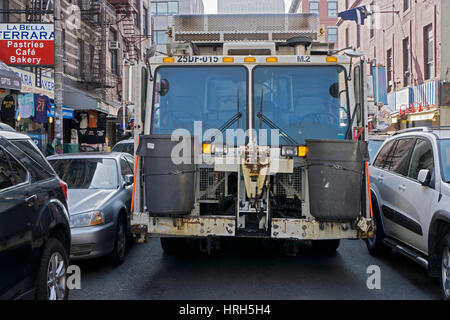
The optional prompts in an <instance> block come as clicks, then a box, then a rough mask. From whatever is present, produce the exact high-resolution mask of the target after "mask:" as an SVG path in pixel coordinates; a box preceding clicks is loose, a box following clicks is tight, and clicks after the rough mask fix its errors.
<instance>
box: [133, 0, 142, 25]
mask: <svg viewBox="0 0 450 320" xmlns="http://www.w3.org/2000/svg"><path fill="white" fill-rule="evenodd" d="M134 7H135V8H136V10H137V12H135V13H134V24H135V26H136V28H138V29H139V30H141V1H140V0H134Z"/></svg>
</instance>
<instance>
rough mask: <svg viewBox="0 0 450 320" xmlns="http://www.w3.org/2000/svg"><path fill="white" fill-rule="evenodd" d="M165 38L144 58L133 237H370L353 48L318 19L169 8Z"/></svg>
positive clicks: (362, 110) (173, 246)
mask: <svg viewBox="0 0 450 320" xmlns="http://www.w3.org/2000/svg"><path fill="white" fill-rule="evenodd" d="M168 33H169V44H168V45H167V55H164V56H157V55H154V54H155V52H154V50H151V51H149V52H148V58H149V59H148V64H147V66H145V67H143V66H140V68H141V69H142V71H141V73H142V79H143V80H142V81H143V82H142V92H141V95H140V96H141V98H142V99H140V100H141V104H140V108H139V107H137V108H136V115H135V118H136V119H135V141H136V146H138V147H137V152H136V156H137V158H138V165H137V170H136V173H135V174H136V178H135V192H134V200H133V208H134V210H133V217H132V221H131V229H132V232H133V233H135V235H136V236H137V238H138V239H139V241H145V239H146V238H147V237H148V236H150V237H160V238H161V241H162V244H163V248H164V249H166V250H169V251H174V250H177V249H180V248H183V245H184V243H185V240H186V239H187V238H201V239H204V240H205V242H204V243H206V245H207V247H208V248H210V247H211V244H212V243H213V241H214V240H215V239H220V238H222V237H242V238H244V237H256V238H267V239H284V240H293V241H294V242H296V241H298V240H313V243H315V244H316V245H317V246H319V247H323V248H329V249H333V248H334V249H335V248H337V245H338V244H339V239H360V238H366V237H370V236H372V233H373V220H372V215H371V205H370V193H369V192H368V190H369V189H368V185H369V182H368V181H367V180H368V177H367V161H368V154H367V135H368V132H367V110H366V109H367V104H366V102H365V100H366V94H365V92H364V87H365V78H364V75H365V72H364V61H363V59H362V57H361V54H360V53H358V52H356V51H352V50H349V51H346V54H345V55H339V54H336V53H335V52H334V49H333V47H332V45H329V44H326V43H322V42H319V41H317V39H318V35H320V30H319V20H318V16H317V15H314V14H263V15H261V14H259V15H256V14H244V15H237V14H236V15H179V16H175V17H174V22H173V27H172V28H171V29H170V30H169V32H168Z"/></svg>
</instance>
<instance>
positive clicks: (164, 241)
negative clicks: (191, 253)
mask: <svg viewBox="0 0 450 320" xmlns="http://www.w3.org/2000/svg"><path fill="white" fill-rule="evenodd" d="M161 247H162V249H163V251H164V253H167V254H175V253H180V252H183V251H184V250H185V249H186V239H185V238H161Z"/></svg>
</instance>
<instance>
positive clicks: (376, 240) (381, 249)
mask: <svg viewBox="0 0 450 320" xmlns="http://www.w3.org/2000/svg"><path fill="white" fill-rule="evenodd" d="M372 199H373V201H372V203H373V213H374V218H375V219H374V222H375V223H374V228H375V230H374V231H375V232H374V237H373V238H367V239H364V242H365V243H366V246H367V250H369V253H370V254H371V255H372V256H374V257H379V256H383V255H386V254H388V253H389V252H390V251H391V248H390V247H389V246H387V245H386V244H384V242H383V239H384V238H385V234H384V229H383V225H382V223H381V216H380V210H379V209H378V204H377V202H376V199H375V197H374V195H373V194H372Z"/></svg>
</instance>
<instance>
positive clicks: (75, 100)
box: [63, 88, 117, 116]
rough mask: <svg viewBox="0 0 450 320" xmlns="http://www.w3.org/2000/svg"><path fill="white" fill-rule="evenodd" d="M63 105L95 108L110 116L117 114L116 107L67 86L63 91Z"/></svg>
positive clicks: (77, 107)
mask: <svg viewBox="0 0 450 320" xmlns="http://www.w3.org/2000/svg"><path fill="white" fill-rule="evenodd" d="M63 99H64V106H67V107H69V108H72V109H74V110H96V111H99V112H104V113H106V114H108V115H110V116H117V108H115V107H112V106H110V105H109V104H106V103H104V102H101V101H98V100H97V99H94V98H92V97H90V96H88V95H86V94H84V93H83V92H81V91H78V90H76V89H73V88H67V89H64V91H63Z"/></svg>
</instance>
